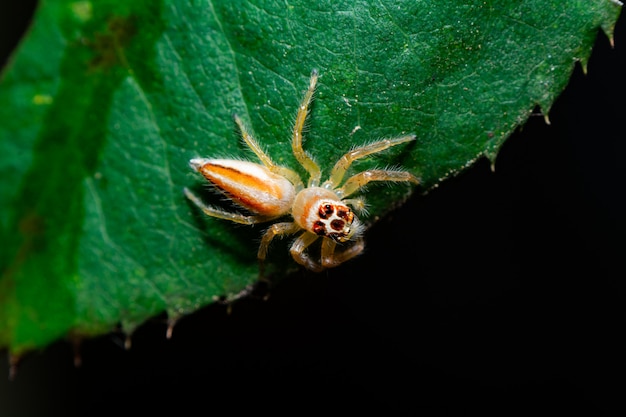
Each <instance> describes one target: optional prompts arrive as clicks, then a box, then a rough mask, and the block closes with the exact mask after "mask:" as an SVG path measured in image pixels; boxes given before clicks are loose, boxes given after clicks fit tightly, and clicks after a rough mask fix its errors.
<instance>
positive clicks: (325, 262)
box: [185, 70, 419, 272]
mask: <svg viewBox="0 0 626 417" xmlns="http://www.w3.org/2000/svg"><path fill="white" fill-rule="evenodd" d="M317 79H318V73H317V71H316V70H313V71H312V73H311V78H310V81H309V88H308V90H307V92H306V94H305V96H304V99H303V100H302V102H301V104H300V107H299V108H298V113H297V115H296V122H295V125H294V128H293V135H292V140H291V148H292V150H293V154H294V156H295V157H296V159H297V160H298V162H299V163H300V165H302V167H303V168H304V169H305V170H306V171H307V172H308V174H309V179H308V182H307V184H306V186H305V185H304V182H303V181H302V179H301V178H300V175H299V174H298V173H296V172H295V171H293V170H291V169H290V168H287V167H283V166H279V165H276V164H275V163H274V162H272V160H271V158H270V157H269V156H268V155H267V154H266V153H265V152H264V151H263V149H262V148H261V146H260V145H259V144H258V142H257V141H256V140H255V139H254V138H253V137H252V135H251V134H250V133H249V132H248V130H247V129H246V127H245V126H244V124H243V123H242V121H241V119H240V118H239V117H238V116H237V115H235V116H234V119H235V123H236V124H237V126H238V127H239V129H240V131H241V135H242V137H243V140H244V141H245V143H246V144H247V146H248V147H249V148H250V149H251V150H252V151H253V152H254V153H255V154H256V156H257V157H258V158H259V160H260V161H261V162H262V165H261V164H257V163H253V162H247V161H241V160H234V159H207V158H195V159H192V160H191V161H189V164H190V166H191V168H192V169H194V170H195V171H198V172H199V173H200V174H202V175H203V176H204V178H206V179H207V180H208V181H209V182H211V183H212V184H213V185H215V186H216V187H217V188H218V189H219V190H220V191H221V192H223V193H224V194H225V195H226V196H228V198H229V199H230V200H232V201H233V202H234V203H236V204H237V205H239V206H240V207H242V208H244V209H246V210H247V211H249V213H250V214H249V215H244V214H240V213H235V212H229V211H225V210H221V209H219V208H215V207H211V206H208V205H206V204H205V203H203V202H202V201H201V200H200V199H199V198H198V197H197V196H196V195H195V194H193V193H192V192H191V191H189V190H188V189H187V188H185V195H186V196H187V198H189V200H191V201H192V202H193V203H194V204H195V205H196V206H198V207H199V208H200V209H201V210H202V211H203V212H204V213H205V214H207V215H208V216H212V217H217V218H220V219H226V220H230V221H232V222H235V223H242V224H248V225H252V224H256V223H264V222H268V221H271V220H275V219H278V218H281V217H285V216H287V215H290V216H291V217H292V220H291V221H286V222H279V223H274V224H272V225H271V226H270V227H269V228H268V229H267V231H266V232H265V234H264V235H263V238H262V239H261V245H260V246H259V251H258V254H257V258H258V259H259V262H260V264H261V266H262V265H263V261H264V260H265V258H266V256H267V252H268V248H269V245H270V242H271V241H272V239H274V237H276V236H283V235H292V234H296V233H298V232H302V233H301V234H300V236H299V237H297V238H296V239H295V240H294V241H293V243H292V245H291V249H290V252H291V256H292V257H293V259H294V260H295V261H296V262H297V263H299V264H300V265H303V266H304V267H306V268H307V269H310V270H312V271H316V272H318V271H322V270H324V269H326V268H332V267H335V266H337V265H339V264H341V263H343V262H345V261H347V260H349V259H351V258H353V257H355V256H357V255H358V254H360V253H361V252H362V251H363V248H364V246H365V245H364V242H363V238H362V236H361V235H362V232H363V226H362V224H361V223H360V222H359V220H358V219H357V217H356V216H355V214H354V212H353V211H352V209H351V208H350V206H352V207H353V208H354V210H356V211H357V212H360V211H363V210H364V209H365V202H364V200H363V199H362V198H347V197H349V196H351V195H352V194H354V193H355V192H357V191H358V190H360V189H361V188H363V187H364V186H365V185H366V184H367V183H369V182H371V181H397V182H410V183H413V184H419V179H418V178H417V177H416V176H415V175H413V174H411V173H409V172H406V171H401V170H394V169H370V170H367V171H363V172H360V173H358V174H355V175H353V176H351V177H349V178H348V179H347V180H346V181H343V178H344V175H345V174H346V171H347V170H348V168H349V167H350V165H351V164H352V163H353V162H354V161H356V160H357V159H360V158H363V157H366V156H368V155H371V154H374V153H377V152H381V151H384V150H386V149H388V148H390V147H392V146H396V145H399V144H401V143H405V142H410V141H413V140H415V135H406V136H400V137H397V138H392V139H384V140H380V141H377V142H374V143H370V144H368V145H365V146H360V147H356V148H353V149H352V150H351V151H349V152H348V153H346V154H345V155H344V156H342V157H341V158H340V159H339V161H338V162H337V163H336V164H335V166H334V167H333V169H332V171H331V173H330V176H329V178H328V180H326V181H325V182H323V183H321V170H320V167H319V166H318V165H317V163H316V162H315V161H313V159H311V157H310V156H309V155H308V154H307V153H306V152H305V151H304V150H303V149H302V129H303V127H304V123H305V120H306V117H307V114H308V109H309V105H310V104H311V101H312V99H313V93H314V91H315V86H316V84H317ZM319 238H321V239H322V244H321V251H320V259H319V260H317V259H313V258H312V257H311V256H310V254H309V253H308V251H307V248H308V247H309V246H310V245H311V244H312V243H314V242H315V241H317V240H318V239H319ZM346 242H351V244H349V245H347V246H344V247H341V250H337V243H346Z"/></svg>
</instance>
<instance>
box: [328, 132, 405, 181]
mask: <svg viewBox="0 0 626 417" xmlns="http://www.w3.org/2000/svg"><path fill="white" fill-rule="evenodd" d="M415 139H416V136H415V135H406V136H400V137H397V138H392V139H383V140H380V141H378V142H374V143H370V144H369V145H365V146H359V147H357V148H354V149H352V150H351V151H350V152H348V153H346V154H345V155H344V156H342V157H341V158H339V161H337V163H336V164H335V166H334V167H333V170H332V171H331V172H330V177H329V178H328V180H327V181H326V182H325V183H324V186H325V187H326V188H331V189H332V188H335V187H336V186H338V185H339V184H341V180H343V176H344V175H345V174H346V171H347V170H348V168H350V165H352V163H353V162H354V161H356V160H357V159H360V158H364V157H366V156H368V155H371V154H373V153H378V152H382V151H384V150H386V149H389V148H391V147H392V146H396V145H400V144H401V143H405V142H410V141H413V140H415Z"/></svg>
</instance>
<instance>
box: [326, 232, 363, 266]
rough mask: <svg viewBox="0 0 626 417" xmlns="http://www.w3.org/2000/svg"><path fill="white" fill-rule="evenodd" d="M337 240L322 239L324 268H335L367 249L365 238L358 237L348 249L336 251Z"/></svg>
mask: <svg viewBox="0 0 626 417" xmlns="http://www.w3.org/2000/svg"><path fill="white" fill-rule="evenodd" d="M336 246H337V242H335V241H334V240H332V239H324V240H323V241H322V256H321V257H322V266H323V267H324V268H333V267H336V266H338V265H340V264H342V263H343V262H345V261H347V260H349V259H352V258H354V257H355V256H357V255H359V254H360V253H361V252H363V249H365V242H364V241H363V238H358V239H357V240H356V241H354V243H353V244H352V245H350V246H348V247H347V248H346V249H344V250H342V251H339V252H336V251H335V248H336Z"/></svg>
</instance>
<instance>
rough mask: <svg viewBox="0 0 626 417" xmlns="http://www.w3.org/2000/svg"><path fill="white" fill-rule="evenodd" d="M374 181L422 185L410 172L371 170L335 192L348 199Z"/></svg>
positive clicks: (349, 181)
mask: <svg viewBox="0 0 626 417" xmlns="http://www.w3.org/2000/svg"><path fill="white" fill-rule="evenodd" d="M372 181H393V182H410V183H413V184H416V185H418V184H419V183H420V180H419V178H417V177H416V176H415V175H413V174H411V173H410V172H406V171H394V170H388V169H370V170H367V171H363V172H360V173H358V174H356V175H353V176H352V177H350V178H348V180H347V181H346V182H345V183H344V184H343V186H342V187H341V188H338V189H337V190H335V192H336V193H337V195H338V196H340V197H341V198H343V197H347V196H349V195H351V194H353V193H354V192H356V191H358V190H359V189H360V188H363V187H365V185H367V184H368V183H370V182H372Z"/></svg>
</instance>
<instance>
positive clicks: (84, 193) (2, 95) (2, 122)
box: [0, 0, 620, 354]
mask: <svg viewBox="0 0 626 417" xmlns="http://www.w3.org/2000/svg"><path fill="white" fill-rule="evenodd" d="M619 12H620V7H619V4H618V3H617V2H612V1H610V0H594V1H591V0H579V1H570V2H556V1H546V0H527V1H519V2H508V1H468V2H464V3H463V4H458V3H454V2H450V3H445V2H439V3H436V2H396V1H382V2H381V1H377V2H374V1H357V2H354V1H349V2H348V1H335V2H321V1H320V2H313V3H312V2H306V1H299V0H298V1H295V2H290V3H289V4H287V5H286V4H285V3H281V2H273V1H258V2H255V3H252V2H247V1H240V0H234V1H230V2H213V3H211V2H178V1H174V0H171V1H167V0H163V1H161V2H154V1H148V0H139V1H134V2H126V1H121V0H117V1H116V0H106V1H105V0H103V1H99V2H93V3H92V2H90V1H66V0H47V1H42V3H41V5H40V7H39V9H38V11H37V13H36V17H35V21H34V24H33V27H32V29H31V31H30V32H29V34H28V36H27V37H26V39H25V40H24V42H23V43H22V45H21V46H20V47H19V50H18V52H17V54H16V55H15V56H14V58H13V60H12V62H11V64H10V65H9V67H8V68H6V69H5V72H4V74H3V78H2V82H1V84H0V174H1V175H2V178H4V179H5V181H3V182H2V183H0V205H1V206H0V210H1V212H2V216H1V225H0V227H1V231H0V233H1V236H0V237H1V239H2V240H1V241H2V251H1V253H0V270H1V274H2V275H1V278H0V346H7V347H9V348H10V349H11V351H12V352H13V353H15V354H19V353H22V352H24V351H26V350H29V349H33V348H37V347H42V346H45V345H46V344H47V343H49V342H51V341H53V340H55V339H57V338H59V337H62V336H64V335H67V334H68V333H73V334H78V335H93V334H100V333H103V332H107V331H109V330H110V329H112V328H114V326H116V324H118V323H121V324H122V327H123V329H124V330H126V331H132V330H133V329H134V328H135V327H136V326H138V325H139V324H141V323H142V322H143V321H144V320H146V318H148V317H151V316H153V315H155V314H158V313H159V312H161V311H164V310H165V311H167V313H168V314H169V315H170V317H172V318H173V319H175V318H177V317H180V316H181V315H183V314H188V313H190V312H192V311H194V310H195V309H197V308H199V307H201V306H204V305H207V304H209V303H211V302H212V301H213V300H214V298H215V297H216V296H222V295H225V296H227V297H229V298H233V297H236V295H237V294H238V293H239V292H241V291H242V290H244V289H245V288H246V286H248V285H249V284H251V283H253V282H254V281H255V280H256V278H257V274H258V271H257V262H256V250H257V246H258V240H259V237H260V234H261V232H262V230H263V227H251V228H247V227H241V226H237V225H233V224H232V223H229V222H226V221H221V220H217V219H211V218H206V217H205V216H203V215H201V214H200V213H198V211H197V210H196V209H195V208H194V207H193V206H192V205H190V204H189V203H188V202H187V201H186V200H185V198H184V196H183V194H182V189H183V188H184V187H191V188H194V189H198V188H199V187H201V184H202V182H201V181H200V180H199V179H198V177H197V175H194V173H192V172H190V169H189V168H188V165H187V161H188V160H189V159H191V158H193V157H199V156H206V157H213V156H217V157H235V158H249V159H252V156H251V154H250V152H248V151H247V150H246V149H245V148H244V146H243V145H242V143H241V141H240V140H239V138H238V133H237V132H236V130H235V126H234V123H233V121H232V118H231V115H232V113H234V112H236V113H238V114H240V115H241V117H242V118H243V119H244V120H245V121H246V123H247V124H248V125H249V126H250V127H251V128H252V129H253V130H254V131H255V133H256V138H257V139H258V140H259V142H261V143H262V144H263V146H264V148H265V149H266V150H267V151H268V153H269V154H270V155H271V156H272V157H273V158H274V160H275V161H277V162H279V163H280V164H284V165H286V166H289V167H291V168H294V169H296V170H299V171H300V172H302V170H301V169H300V168H299V167H298V166H297V164H296V162H295V160H294V157H293V155H292V154H291V148H290V145H289V141H290V135H291V126H292V121H293V119H294V117H295V113H296V109H297V106H298V104H299V100H300V99H301V97H302V94H303V91H304V90H305V89H306V86H307V82H308V76H309V74H310V72H311V70H312V69H313V68H317V69H318V70H319V71H320V74H321V79H320V85H319V87H318V90H317V94H316V100H315V103H314V105H313V109H312V112H311V115H310V117H309V121H308V129H307V137H306V143H305V148H306V149H307V151H308V152H310V154H312V155H314V157H315V158H316V160H317V161H320V162H321V165H322V169H323V170H324V172H325V173H326V174H328V170H329V169H330V167H332V165H333V164H334V162H335V161H336V160H337V159H338V158H339V157H340V156H341V155H342V154H343V153H345V152H346V151H347V150H349V149H350V148H351V147H353V146H356V145H359V144H363V143H367V142H369V141H371V140H373V139H378V138H381V137H392V136H398V135H400V134H404V133H409V132H413V133H415V134H417V137H418V139H417V141H416V143H413V144H410V145H408V146H399V147H397V148H398V149H396V148H394V149H391V150H390V151H388V152H385V153H384V154H380V155H375V156H372V157H369V158H367V159H366V160H364V161H360V162H359V163H357V164H355V166H354V167H353V170H354V171H355V172H356V171H358V170H362V169H365V168H368V167H372V166H386V165H397V166H402V167H404V168H406V169H408V170H410V171H412V172H414V173H415V174H416V175H418V176H419V177H420V178H421V179H422V181H423V184H422V186H421V187H420V188H419V190H420V191H427V190H429V189H431V188H432V187H435V186H436V185H437V184H439V183H440V182H441V181H442V180H443V179H444V178H446V177H448V176H450V175H454V174H457V173H458V172H460V171H462V170H463V169H464V168H465V167H467V166H468V165H470V164H471V163H472V162H473V161H475V160H476V159H478V158H480V157H482V156H486V157H488V158H490V159H491V161H492V162H493V161H495V158H496V155H497V152H498V150H499V148H500V147H501V145H502V144H503V142H504V140H505V139H506V138H507V137H508V136H509V135H510V134H511V132H513V130H514V129H515V128H516V127H518V126H520V125H521V124H523V123H524V121H525V120H526V119H527V118H528V117H529V116H530V114H531V112H532V111H533V110H534V109H535V107H536V106H537V105H538V106H540V108H541V109H542V111H543V112H544V113H547V112H548V110H549V108H550V106H551V105H552V103H553V101H554V99H555V98H556V97H557V96H558V94H559V93H560V92H561V91H562V90H563V89H564V87H565V85H566V84H567V81H568V78H569V76H570V74H571V72H572V70H573V66H574V63H575V62H576V61H580V62H581V63H582V65H583V66H585V64H586V61H587V59H588V57H589V55H590V50H591V46H592V44H593V42H594V40H595V37H596V35H597V32H598V29H599V28H601V29H602V30H604V32H605V33H607V35H608V36H609V38H610V37H611V33H612V28H613V25H614V23H615V21H616V19H617V17H618V15H619ZM6 179H10V181H6ZM410 192H411V190H410V188H409V187H408V186H406V185H403V184H395V185H393V186H391V187H387V186H378V185H372V186H370V187H368V190H367V198H368V207H369V212H370V214H369V217H368V218H367V219H366V220H367V221H368V222H370V223H371V222H373V221H375V220H376V219H377V218H379V217H380V216H382V215H384V214H385V213H386V212H387V211H389V210H390V209H392V208H393V207H394V206H396V205H397V204H399V203H400V202H401V201H402V200H404V199H405V198H407V197H408V195H409V194H410ZM207 198H211V197H210V194H208V195H207ZM286 253H287V242H275V243H274V244H273V246H272V250H271V252H270V262H269V263H270V265H271V271H272V274H273V276H274V277H275V278H277V277H280V276H282V275H285V274H287V273H288V272H289V271H293V270H295V264H294V263H293V262H292V261H291V260H290V259H289V257H288V256H287V254H286Z"/></svg>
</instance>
